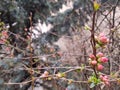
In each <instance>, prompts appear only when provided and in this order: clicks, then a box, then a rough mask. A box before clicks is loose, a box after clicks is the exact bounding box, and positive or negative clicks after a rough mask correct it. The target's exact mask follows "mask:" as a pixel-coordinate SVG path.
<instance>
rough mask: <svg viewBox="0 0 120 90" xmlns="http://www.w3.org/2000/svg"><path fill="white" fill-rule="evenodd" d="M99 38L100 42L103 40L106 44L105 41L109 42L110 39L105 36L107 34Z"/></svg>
mask: <svg viewBox="0 0 120 90" xmlns="http://www.w3.org/2000/svg"><path fill="white" fill-rule="evenodd" d="M99 40H100V42H102V43H104V44H105V43H108V39H107V37H105V36H104V37H100V38H99Z"/></svg>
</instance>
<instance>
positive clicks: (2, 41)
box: [0, 31, 8, 44]
mask: <svg viewBox="0 0 120 90" xmlns="http://www.w3.org/2000/svg"><path fill="white" fill-rule="evenodd" d="M7 39H8V32H7V31H2V32H1V36H0V44H5V43H6V41H7Z"/></svg>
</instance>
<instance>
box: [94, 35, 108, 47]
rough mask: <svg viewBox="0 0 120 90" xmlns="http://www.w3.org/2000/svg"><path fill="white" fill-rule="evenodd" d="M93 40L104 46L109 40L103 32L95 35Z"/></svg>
mask: <svg viewBox="0 0 120 90" xmlns="http://www.w3.org/2000/svg"><path fill="white" fill-rule="evenodd" d="M95 40H96V42H97V45H99V46H104V45H106V44H107V43H108V42H109V39H108V38H107V37H106V36H105V35H104V33H100V34H99V36H95Z"/></svg>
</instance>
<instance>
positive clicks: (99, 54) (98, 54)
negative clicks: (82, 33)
mask: <svg viewBox="0 0 120 90" xmlns="http://www.w3.org/2000/svg"><path fill="white" fill-rule="evenodd" d="M96 56H97V57H103V56H104V54H103V53H101V52H99V53H97V55H96Z"/></svg>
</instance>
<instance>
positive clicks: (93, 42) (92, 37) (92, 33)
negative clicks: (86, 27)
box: [91, 11, 98, 78]
mask: <svg viewBox="0 0 120 90" xmlns="http://www.w3.org/2000/svg"><path fill="white" fill-rule="evenodd" d="M95 16H96V11H94V12H93V20H92V30H91V45H92V50H93V55H94V56H95V57H96V42H95V35H94V33H95V31H94V25H95ZM93 70H94V72H95V75H96V77H97V78H98V75H97V71H96V69H95V67H93Z"/></svg>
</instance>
